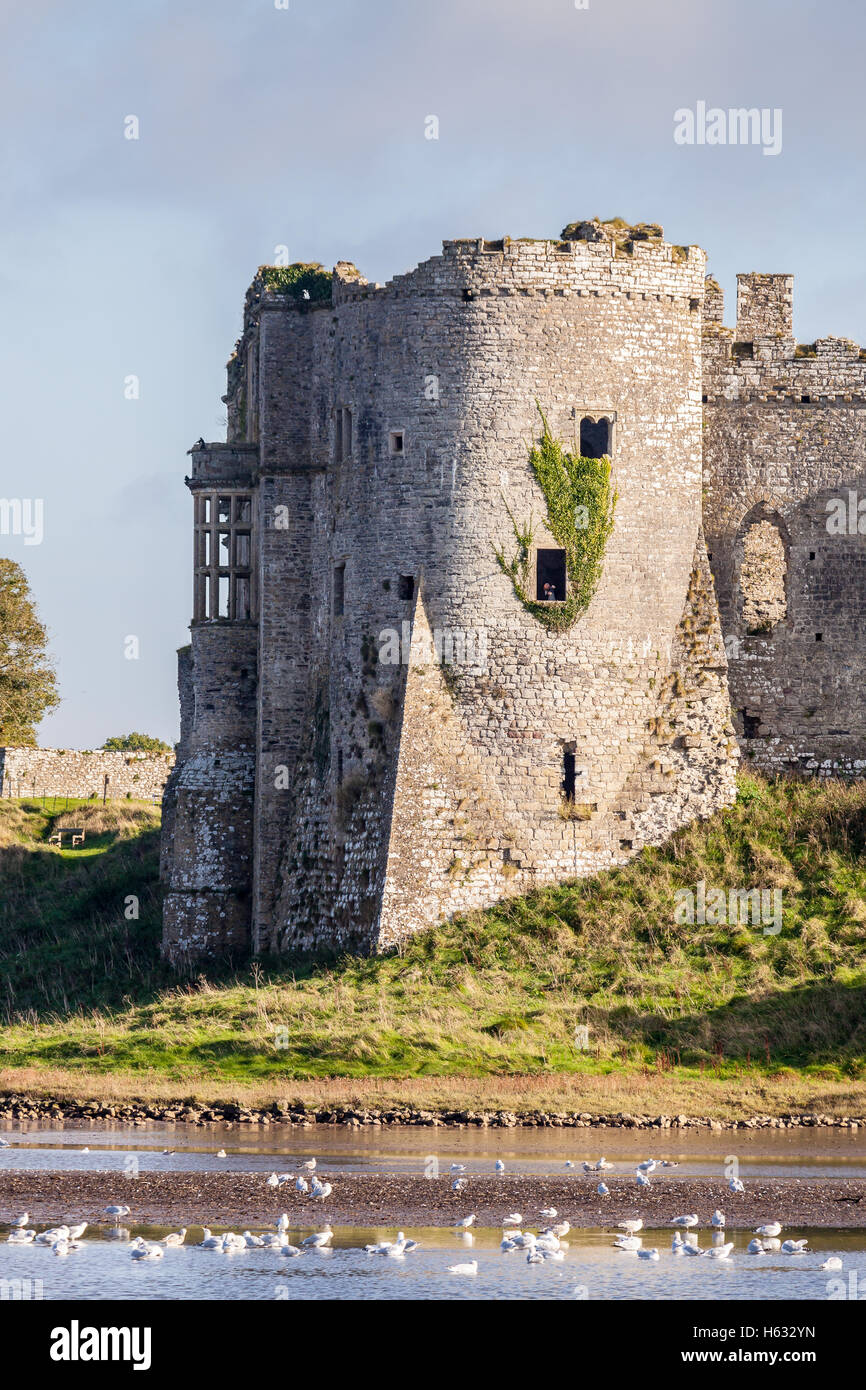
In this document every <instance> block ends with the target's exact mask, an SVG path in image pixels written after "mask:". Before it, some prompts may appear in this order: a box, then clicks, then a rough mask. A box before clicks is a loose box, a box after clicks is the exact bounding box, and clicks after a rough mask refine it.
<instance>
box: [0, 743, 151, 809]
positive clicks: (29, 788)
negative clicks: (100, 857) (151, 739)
mask: <svg viewBox="0 0 866 1390" xmlns="http://www.w3.org/2000/svg"><path fill="white" fill-rule="evenodd" d="M174 758H175V755H174V754H173V753H144V752H132V753H106V752H103V751H102V750H99V749H97V750H96V751H93V752H87V751H80V750H78V749H74V748H72V749H64V748H0V795H3V796H6V797H21V796H53V797H57V796H70V797H77V798H82V797H91V796H96V797H103V796H104V797H106V798H107V799H108V800H109V801H116V800H118V799H119V798H120V797H124V798H126V797H130V798H131V799H132V800H134V801H152V800H154V799H156V798H157V797H161V796H162V793H163V789H164V787H165V785H166V782H167V781H168V779H169V776H170V774H171V771H172V767H173V765H174Z"/></svg>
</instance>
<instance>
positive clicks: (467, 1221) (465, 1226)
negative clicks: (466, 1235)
mask: <svg viewBox="0 0 866 1390" xmlns="http://www.w3.org/2000/svg"><path fill="white" fill-rule="evenodd" d="M474 1222H475V1212H473V1213H472V1215H471V1216H464V1218H463V1220H462V1221H455V1223H454V1226H455V1229H457V1230H462V1231H468V1230H469V1227H470V1226H472V1225H473V1224H474Z"/></svg>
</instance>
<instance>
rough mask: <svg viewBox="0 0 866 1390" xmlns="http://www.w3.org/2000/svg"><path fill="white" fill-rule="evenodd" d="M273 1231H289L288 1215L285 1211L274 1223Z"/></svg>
mask: <svg viewBox="0 0 866 1390" xmlns="http://www.w3.org/2000/svg"><path fill="white" fill-rule="evenodd" d="M274 1229H275V1230H277V1231H280V1232H283V1231H287V1230H288V1229H289V1213H288V1212H287V1211H284V1212H283V1214H282V1216H281V1217H280V1218H279V1220H278V1221H275V1222H274Z"/></svg>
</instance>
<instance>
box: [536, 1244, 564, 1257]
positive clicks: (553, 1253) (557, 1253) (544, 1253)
mask: <svg viewBox="0 0 866 1390" xmlns="http://www.w3.org/2000/svg"><path fill="white" fill-rule="evenodd" d="M536 1249H538V1250H540V1252H541V1258H542V1259H543V1260H564V1259H565V1251H564V1250H547V1249H546V1248H545V1247H544V1246H536Z"/></svg>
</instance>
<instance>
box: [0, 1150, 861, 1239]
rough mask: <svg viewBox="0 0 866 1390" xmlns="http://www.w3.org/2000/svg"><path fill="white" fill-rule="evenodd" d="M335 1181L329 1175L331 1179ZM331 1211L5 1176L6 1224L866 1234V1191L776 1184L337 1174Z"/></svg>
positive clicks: (175, 1182)
mask: <svg viewBox="0 0 866 1390" xmlns="http://www.w3.org/2000/svg"><path fill="white" fill-rule="evenodd" d="M322 1171H323V1173H324V1172H325V1169H324V1166H323V1169H322ZM332 1181H333V1188H334V1191H333V1193H332V1195H331V1196H330V1197H329V1198H328V1200H327V1202H326V1203H324V1204H323V1203H321V1202H318V1201H313V1200H312V1199H311V1198H310V1197H304V1196H302V1195H301V1194H299V1193H298V1192H296V1191H295V1188H294V1185H293V1184H291V1183H286V1184H285V1185H284V1186H283V1187H281V1188H279V1189H278V1190H276V1191H275V1190H274V1189H272V1188H269V1187H267V1185H266V1183H265V1179H264V1177H263V1175H261V1174H256V1175H250V1174H239V1173H201V1172H195V1173H170V1174H168V1173H150V1172H140V1173H139V1175H138V1177H137V1178H126V1177H124V1175H123V1174H122V1173H119V1172H117V1173H88V1172H75V1173H57V1172H50V1173H49V1172H38V1173H36V1172H13V1171H2V1170H0V1223H2V1222H9V1221H11V1220H13V1219H14V1218H16V1217H17V1216H19V1215H20V1214H21V1212H22V1211H24V1210H25V1209H26V1210H27V1211H28V1212H29V1213H30V1218H31V1224H35V1225H41V1224H43V1223H56V1222H58V1221H62V1220H65V1219H66V1218H67V1217H68V1218H70V1219H71V1218H73V1217H74V1218H75V1220H77V1221H84V1220H87V1221H92V1222H97V1221H105V1219H106V1218H105V1216H104V1208H105V1207H106V1206H109V1205H111V1204H118V1203H122V1204H125V1205H128V1206H129V1207H130V1208H131V1212H130V1215H129V1216H128V1217H124V1220H123V1224H124V1225H126V1226H130V1225H135V1226H141V1225H175V1224H177V1225H184V1226H187V1227H190V1226H196V1225H198V1226H201V1225H205V1226H211V1227H221V1226H248V1227H250V1228H252V1227H253V1226H258V1227H263V1226H267V1227H272V1226H273V1224H274V1222H275V1221H276V1220H277V1218H278V1217H279V1216H280V1214H281V1213H282V1212H284V1211H285V1212H287V1213H288V1216H289V1221H290V1224H291V1228H292V1229H293V1230H300V1229H308V1228H312V1229H316V1230H321V1228H322V1225H323V1223H324V1222H325V1221H328V1222H330V1224H331V1225H333V1226H387V1227H394V1226H403V1227H409V1226H444V1227H450V1226H453V1225H455V1223H456V1222H458V1221H461V1220H462V1219H463V1218H464V1217H466V1216H468V1215H469V1213H470V1212H474V1213H475V1217H476V1224H477V1225H478V1226H480V1227H494V1228H501V1226H502V1222H503V1220H504V1218H505V1217H506V1216H508V1215H509V1214H510V1213H512V1212H519V1213H520V1214H521V1216H522V1217H523V1218H524V1224H525V1225H526V1226H527V1227H530V1228H532V1229H538V1228H539V1226H540V1225H544V1222H543V1221H542V1220H541V1218H540V1215H539V1213H540V1210H541V1208H542V1207H551V1206H553V1207H555V1208H556V1210H557V1213H558V1219H559V1220H566V1221H569V1222H570V1223H571V1225H572V1226H574V1227H575V1228H590V1227H593V1228H596V1227H605V1226H615V1225H616V1223H617V1222H618V1221H623V1220H626V1219H627V1218H634V1217H636V1216H640V1217H641V1218H642V1219H643V1221H644V1224H645V1226H647V1227H648V1228H652V1227H661V1226H665V1225H666V1224H667V1223H668V1222H670V1220H671V1219H672V1218H673V1217H675V1216H680V1215H682V1214H684V1213H686V1212H695V1213H696V1214H697V1215H698V1216H699V1217H700V1224H701V1226H702V1227H703V1228H704V1229H706V1228H708V1227H709V1224H710V1216H711V1215H712V1213H713V1211H714V1210H715V1209H716V1208H717V1207H718V1208H720V1209H721V1210H722V1211H723V1212H724V1213H725V1217H726V1221H727V1226H728V1228H729V1229H731V1230H751V1229H752V1228H753V1227H755V1226H757V1225H759V1224H761V1223H762V1222H764V1221H768V1220H777V1221H780V1222H781V1223H782V1225H783V1226H784V1227H785V1228H786V1229H797V1228H799V1227H823V1228H834V1227H835V1228H840V1229H843V1228H844V1229H853V1228H860V1227H864V1226H866V1182H863V1181H858V1180H856V1179H849V1180H837V1181H825V1180H822V1179H811V1180H808V1181H807V1180H804V1179H799V1178H778V1179H774V1180H772V1181H755V1182H747V1184H746V1191H745V1193H743V1194H739V1195H735V1194H732V1193H731V1192H730V1191H729V1189H728V1184H727V1181H726V1180H725V1179H723V1178H719V1179H718V1180H713V1179H699V1178H682V1179H677V1178H676V1177H672V1178H670V1179H662V1180H659V1179H658V1178H657V1177H655V1176H654V1178H653V1182H652V1186H651V1187H649V1188H644V1189H642V1190H641V1191H640V1192H638V1190H637V1189H636V1187H635V1183H634V1179H633V1178H631V1177H630V1178H616V1177H610V1178H607V1179H606V1181H607V1184H608V1186H609V1188H610V1196H609V1197H606V1198H601V1197H599V1196H598V1193H597V1191H596V1187H597V1184H598V1178H597V1177H592V1178H583V1177H578V1176H573V1177H560V1178H556V1177H533V1176H526V1175H524V1174H514V1175H507V1176H505V1177H486V1176H480V1177H479V1176H475V1175H473V1176H471V1177H470V1179H469V1183H468V1187H467V1189H466V1190H465V1191H463V1192H454V1191H452V1189H451V1178H450V1176H448V1177H440V1178H425V1177H424V1176H423V1175H421V1174H418V1175H417V1176H406V1175H405V1174H379V1173H375V1174H339V1175H335V1176H334V1177H333V1179H332Z"/></svg>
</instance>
